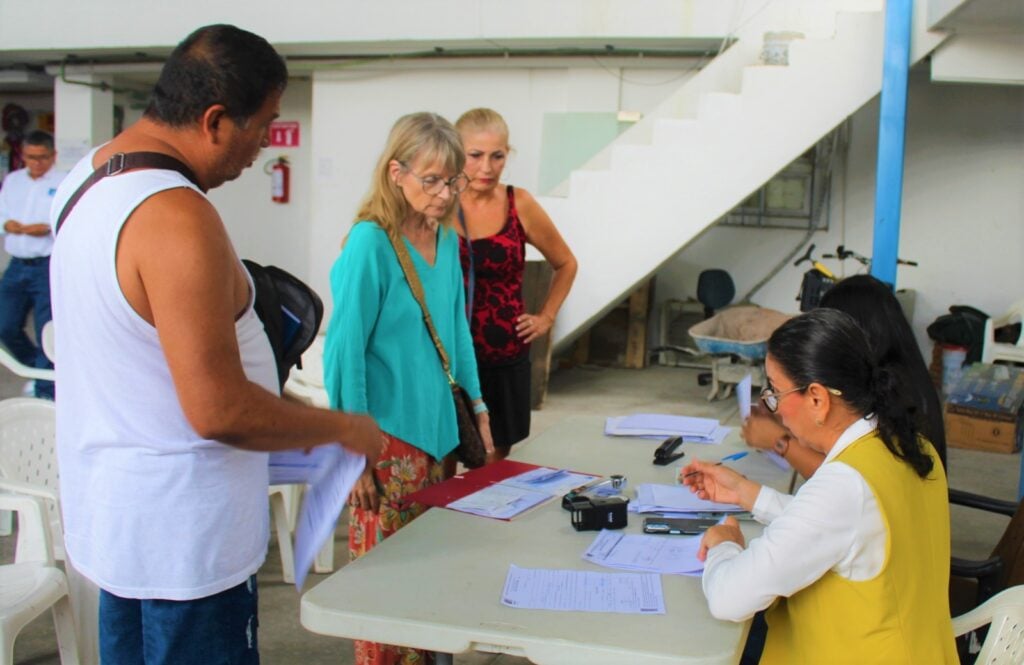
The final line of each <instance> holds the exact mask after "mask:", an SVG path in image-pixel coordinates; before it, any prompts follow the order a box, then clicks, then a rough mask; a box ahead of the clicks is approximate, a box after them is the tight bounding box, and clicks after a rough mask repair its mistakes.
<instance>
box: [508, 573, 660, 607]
mask: <svg viewBox="0 0 1024 665" xmlns="http://www.w3.org/2000/svg"><path fill="white" fill-rule="evenodd" d="M501 603H502V604H503V605H507V606H509V607H516V608H520V609H534V610H560V611H568V612H616V613H620V614H664V613H665V597H664V595H663V593H662V590H661V576H659V575H657V574H655V573H594V572H589V571H584V570H550V569H543V568H520V567H519V566H516V565H512V566H510V567H509V570H508V576H507V577H506V578H505V588H504V590H502V593H501Z"/></svg>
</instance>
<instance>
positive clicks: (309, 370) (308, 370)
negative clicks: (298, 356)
mask: <svg viewBox="0 0 1024 665" xmlns="http://www.w3.org/2000/svg"><path fill="white" fill-rule="evenodd" d="M283 392H284V394H285V395H287V396H290V397H293V398H295V399H297V400H298V401H300V402H305V403H307V404H310V405H312V406H318V407H320V408H323V409H326V408H327V407H328V406H330V402H329V400H328V398H327V389H326V388H325V387H324V336H323V335H322V334H321V335H317V336H316V338H315V339H314V340H313V343H312V344H310V345H309V348H308V349H306V352H305V353H303V354H302V368H301V369H300V368H298V367H295V368H293V369H292V371H291V373H290V374H289V375H288V380H287V381H285V384H284V391H283Z"/></svg>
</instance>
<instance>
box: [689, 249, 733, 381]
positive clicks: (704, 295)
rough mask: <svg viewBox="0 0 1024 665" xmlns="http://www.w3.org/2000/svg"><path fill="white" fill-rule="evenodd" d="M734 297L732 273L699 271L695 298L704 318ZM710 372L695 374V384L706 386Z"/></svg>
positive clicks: (708, 317)
mask: <svg viewBox="0 0 1024 665" xmlns="http://www.w3.org/2000/svg"><path fill="white" fill-rule="evenodd" d="M735 297H736V285H735V284H734V283H733V281H732V275H730V274H729V273H728V272H726V271H725V270H721V269H720V268H711V269H709V270H703V271H701V273H700V275H698V276H697V300H698V301H699V302H700V304H702V305H704V319H705V320H707V319H710V318H711V317H712V316H714V315H715V311H716V310H719V309H722V308H723V307H725V306H726V305H728V304H729V303H731V302H732V299H733V298H735ZM711 379H712V375H711V372H701V373H700V374H698V375H697V385H699V386H706V385H708V384H710V383H711Z"/></svg>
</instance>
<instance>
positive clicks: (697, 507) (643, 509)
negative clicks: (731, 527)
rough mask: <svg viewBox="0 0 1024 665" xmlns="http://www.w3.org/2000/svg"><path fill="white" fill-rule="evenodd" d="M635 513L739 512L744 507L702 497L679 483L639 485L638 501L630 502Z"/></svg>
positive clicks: (630, 509)
mask: <svg viewBox="0 0 1024 665" xmlns="http://www.w3.org/2000/svg"><path fill="white" fill-rule="evenodd" d="M629 511H630V512H634V513H739V512H743V509H742V508H740V507H739V506H737V505H734V504H731V503H716V502H714V501H708V500H706V499H702V498H700V497H699V496H697V495H696V494H694V493H693V492H691V491H690V488H689V487H684V486H679V485H655V484H652V483H647V484H643V485H637V487H636V501H630V502H629Z"/></svg>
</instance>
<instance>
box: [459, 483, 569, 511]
mask: <svg viewBox="0 0 1024 665" xmlns="http://www.w3.org/2000/svg"><path fill="white" fill-rule="evenodd" d="M552 496H553V495H552V494H549V493H548V492H537V491H535V490H529V489H523V488H521V487H512V486H510V485H506V484H504V483H498V484H495V485H491V486H490V487H485V488H483V489H482V490H478V491H476V492H473V493H472V494H467V495H466V496H464V497H462V498H461V499H458V500H457V501H452V502H451V503H449V504H448V507H449V508H451V509H453V510H459V511H462V512H464V513H471V514H473V515H480V516H481V517H493V518H496V519H499V520H507V519H511V518H512V517H515V516H516V515H518V514H519V513H521V512H523V511H525V510H529V509H530V508H533V507H534V506H536V505H538V504H541V503H544V502H545V501H547V500H548V499H550V498H551V497H552Z"/></svg>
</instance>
